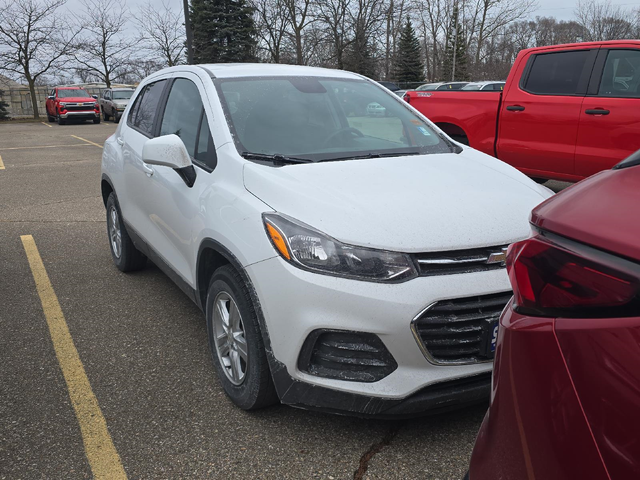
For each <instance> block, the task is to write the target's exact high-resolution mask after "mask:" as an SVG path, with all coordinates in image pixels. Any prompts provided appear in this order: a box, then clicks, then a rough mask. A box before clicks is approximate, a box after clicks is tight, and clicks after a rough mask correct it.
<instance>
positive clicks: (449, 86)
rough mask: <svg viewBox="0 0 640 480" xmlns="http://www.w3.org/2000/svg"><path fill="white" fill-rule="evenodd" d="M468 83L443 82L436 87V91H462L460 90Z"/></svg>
mask: <svg viewBox="0 0 640 480" xmlns="http://www.w3.org/2000/svg"><path fill="white" fill-rule="evenodd" d="M468 84H469V82H444V83H443V84H442V85H438V88H436V90H437V91H442V90H444V91H449V90H462V88H463V87H464V86H466V85H468Z"/></svg>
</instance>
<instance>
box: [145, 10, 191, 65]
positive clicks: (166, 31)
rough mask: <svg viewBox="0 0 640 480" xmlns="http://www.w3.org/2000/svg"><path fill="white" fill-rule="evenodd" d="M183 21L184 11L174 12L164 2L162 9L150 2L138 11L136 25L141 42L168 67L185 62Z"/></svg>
mask: <svg viewBox="0 0 640 480" xmlns="http://www.w3.org/2000/svg"><path fill="white" fill-rule="evenodd" d="M183 21H184V17H183V15H182V11H180V12H174V11H173V10H171V8H170V7H169V6H168V5H167V4H166V3H164V1H163V2H162V8H160V9H159V8H158V6H157V5H155V4H154V3H153V2H151V1H149V2H148V3H146V4H145V5H143V6H141V7H140V9H139V10H138V15H137V16H136V20H135V23H136V25H137V27H138V29H139V31H140V40H141V41H142V43H143V44H144V45H146V46H147V49H148V50H149V51H150V52H151V53H152V54H153V55H154V56H156V57H157V58H158V59H159V60H160V63H161V64H164V65H165V66H167V67H173V66H175V65H179V64H180V63H182V61H183V56H184V52H185V41H186V32H185V28H184V25H183Z"/></svg>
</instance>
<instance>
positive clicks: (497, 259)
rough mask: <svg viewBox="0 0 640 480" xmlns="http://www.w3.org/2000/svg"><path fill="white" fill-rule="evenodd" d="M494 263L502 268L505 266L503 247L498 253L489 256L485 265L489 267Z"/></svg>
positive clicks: (505, 253)
mask: <svg viewBox="0 0 640 480" xmlns="http://www.w3.org/2000/svg"><path fill="white" fill-rule="evenodd" d="M494 263H499V264H501V265H502V266H503V267H504V266H505V265H506V264H507V247H504V248H503V249H502V250H501V251H500V252H496V253H492V254H490V255H489V258H488V259H487V264H488V265H491V264H494Z"/></svg>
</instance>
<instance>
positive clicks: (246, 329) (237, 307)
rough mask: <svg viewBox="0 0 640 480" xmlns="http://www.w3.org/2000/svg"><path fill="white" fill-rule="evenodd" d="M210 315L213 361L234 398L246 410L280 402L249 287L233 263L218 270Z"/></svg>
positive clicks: (210, 296) (209, 300) (209, 304)
mask: <svg viewBox="0 0 640 480" xmlns="http://www.w3.org/2000/svg"><path fill="white" fill-rule="evenodd" d="M206 315H207V333H208V335H209V348H210V349H211V357H212V360H213V365H214V367H215V369H216V371H217V373H218V378H219V380H220V383H221V384H222V388H223V389H224V391H225V393H226V394H227V396H228V397H229V398H230V399H231V401H232V402H233V403H234V404H236V405H237V406H238V407H240V408H242V409H243V410H257V409H259V408H264V407H267V406H269V405H273V404H275V403H278V401H279V400H278V395H277V393H276V390H275V387H274V385H273V380H272V379H271V371H270V369H269V362H268V360H267V354H266V352H265V348H264V342H263V340H262V333H261V331H260V325H259V323H258V316H257V314H256V311H255V307H254V305H253V301H252V300H251V295H250V294H249V288H248V287H247V285H246V283H245V282H244V280H243V279H242V277H241V276H240V274H239V273H238V272H237V271H236V270H235V269H234V268H233V267H232V266H231V265H224V266H222V267H220V268H218V269H217V270H216V271H215V272H214V274H213V276H212V278H211V282H210V284H209V291H208V293H207V305H206ZM225 316H226V317H225ZM225 318H226V322H225ZM225 325H226V326H225ZM243 353H244V356H243ZM234 366H235V367H234Z"/></svg>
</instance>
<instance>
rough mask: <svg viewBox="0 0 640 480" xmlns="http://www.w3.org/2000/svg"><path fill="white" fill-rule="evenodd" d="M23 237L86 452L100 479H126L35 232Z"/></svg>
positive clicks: (94, 471) (93, 469) (93, 470)
mask: <svg viewBox="0 0 640 480" xmlns="http://www.w3.org/2000/svg"><path fill="white" fill-rule="evenodd" d="M20 239H21V240H22V244H23V246H24V250H25V252H26V254H27V259H28V260H29V265H30V267H31V273H32V274H33V279H34V280H35V283H36V289H37V291H38V295H39V296H40V301H41V303H42V310H43V311H44V316H45V318H46V320H47V325H48V326H49V333H50V335H51V340H52V342H53V347H54V349H55V352H56V356H57V357H58V363H59V364H60V369H61V370H62V375H63V376H64V379H65V382H66V383H67V388H68V390H69V397H70V399H71V403H72V404H73V409H74V410H75V412H76V417H77V418H78V423H79V424H80V432H81V434H82V441H83V443H84V451H85V454H86V456H87V459H88V460H89V465H90V466H91V471H92V472H93V477H94V478H95V479H97V480H102V479H105V480H106V479H109V480H110V479H118V480H120V479H126V478H127V474H126V473H125V471H124V468H123V466H122V462H121V461H120V456H119V455H118V452H117V451H116V449H115V447H114V445H113V441H112V440H111V436H110V435H109V431H108V430H107V422H106V421H105V419H104V417H103V416H102V411H101V410H100V406H99V405H98V400H97V399H96V397H95V395H94V394H93V391H92V390H91V385H90V384H89V379H88V378H87V374H86V372H85V371H84V367H83V365H82V361H81V360H80V356H79V355H78V351H77V350H76V347H75V345H74V344H73V338H72V337H71V334H70V333H69V327H68V326H67V322H66V321H65V319H64V315H63V314H62V309H61V308H60V304H59V303H58V298H57V296H56V293H55V292H54V290H53V286H52V285H51V281H50V280H49V276H48V275H47V271H46V270H45V268H44V264H43V263H42V258H41V257H40V254H39V253H38V247H36V242H35V241H34V239H33V237H32V236H31V235H22V236H21V237H20Z"/></svg>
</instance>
